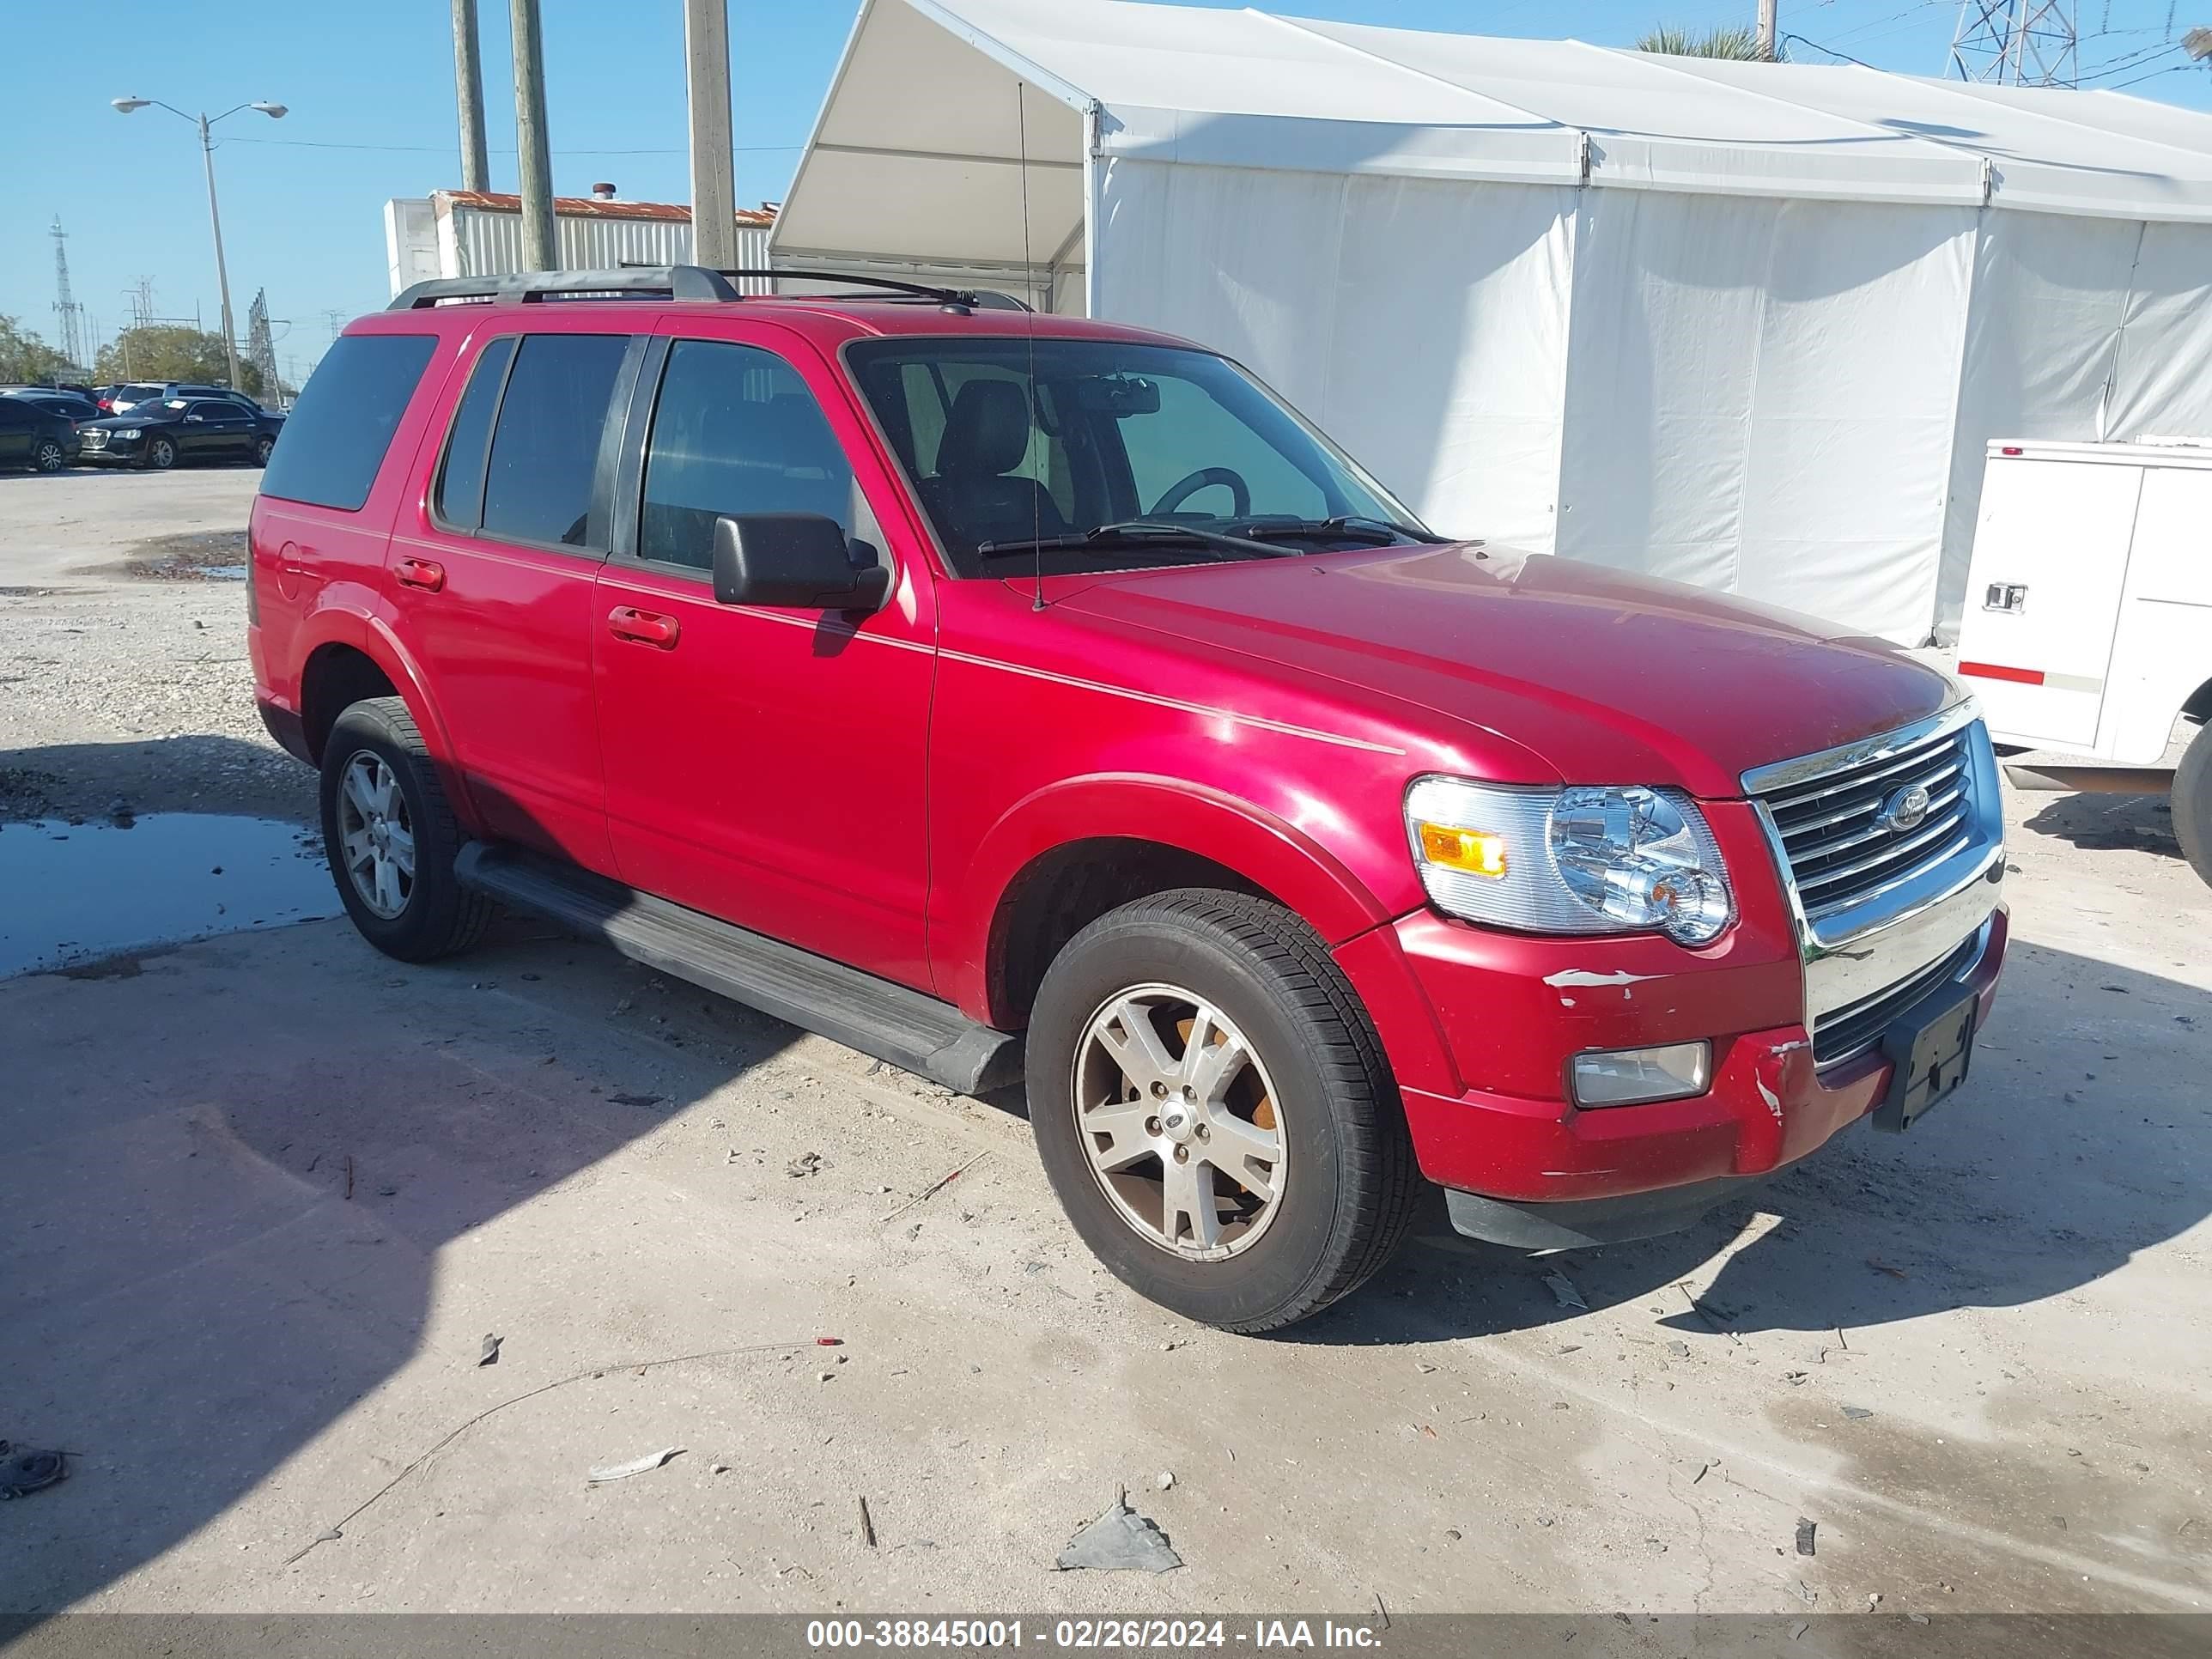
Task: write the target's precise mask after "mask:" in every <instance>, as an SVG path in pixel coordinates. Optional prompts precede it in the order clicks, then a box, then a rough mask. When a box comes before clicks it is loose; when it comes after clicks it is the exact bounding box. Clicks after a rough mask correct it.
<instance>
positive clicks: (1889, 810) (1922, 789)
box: [1875, 783, 1928, 836]
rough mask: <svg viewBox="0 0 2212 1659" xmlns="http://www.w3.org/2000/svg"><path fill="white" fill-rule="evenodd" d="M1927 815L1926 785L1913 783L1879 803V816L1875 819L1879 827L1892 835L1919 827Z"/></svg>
mask: <svg viewBox="0 0 2212 1659" xmlns="http://www.w3.org/2000/svg"><path fill="white" fill-rule="evenodd" d="M1927 816H1928V786H1927V785H1926V784H1924V783H1915V784H1911V785H1908V786H1907V787H1905V788H1903V789H1900V790H1899V791H1898V792H1897V793H1895V794H1893V795H1892V796H1891V797H1890V798H1889V799H1887V800H1886V801H1884V802H1882V804H1881V817H1878V818H1876V819H1875V824H1876V825H1878V826H1879V827H1880V828H1881V829H1887V830H1889V831H1890V832H1891V833H1893V834H1894V835H1899V836H1901V835H1903V834H1904V833H1905V831H1906V830H1908V829H1918V828H1919V827H1920V822H1921V820H1922V819H1923V818H1925V817H1927Z"/></svg>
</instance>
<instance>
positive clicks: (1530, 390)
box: [772, 0, 2212, 642]
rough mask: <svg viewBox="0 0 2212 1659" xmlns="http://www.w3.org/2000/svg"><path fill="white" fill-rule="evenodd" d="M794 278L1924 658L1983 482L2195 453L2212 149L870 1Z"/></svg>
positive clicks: (2030, 116) (1915, 106)
mask: <svg viewBox="0 0 2212 1659" xmlns="http://www.w3.org/2000/svg"><path fill="white" fill-rule="evenodd" d="M772 246H773V249H774V253H775V259H776V262H777V264H779V265H780V266H790V267H793V268H799V267H803V266H805V265H806V264H854V263H855V262H862V263H866V264H869V265H870V266H872V268H878V269H899V270H919V271H924V272H930V273H944V274H955V273H957V274H958V275H960V276H963V277H966V278H969V279H980V280H983V281H994V280H995V281H996V282H997V283H999V284H1000V285H1001V286H1006V287H1015V288H1020V287H1023V286H1026V287H1027V288H1028V289H1030V292H1031V293H1032V294H1033V295H1035V296H1036V298H1037V299H1038V300H1039V301H1041V302H1042V303H1043V304H1045V305H1047V306H1048V307H1051V308H1054V309H1057V310H1063V311H1087V312H1089V313H1091V314H1092V315H1095V316H1099V317H1108V318H1113V319H1117V320H1121V321H1127V322H1134V323H1141V324H1145V325H1150V326H1153V327H1158V328H1164V329H1166V330H1169V331H1173V332H1176V333H1179V334H1183V335H1187V336H1188V337H1192V338H1194V339H1197V340H1200V341H1202V342H1204V343H1207V344H1209V345H1212V346H1216V347H1218V348H1220V349H1223V350H1225V351H1227V352H1229V353H1230V354H1231V355H1232V356H1236V357H1237V358H1238V359H1239V360H1241V361H1243V362H1245V363H1247V364H1248V365H1249V366H1250V367H1251V368H1253V369H1254V370H1255V372H1257V373H1258V374H1261V376H1262V377H1263V378H1264V379H1266V380H1268V381H1269V382H1270V383H1271V384H1273V386H1276V387H1277V388H1278V389H1279V390H1280V391H1281V392H1283V393H1284V394H1285V396H1287V397H1289V398H1291V401H1292V402H1294V403H1296V404H1297V405H1298V406H1299V407H1300V408H1302V409H1303V410H1305V412H1306V413H1307V414H1309V415H1310V416H1312V417H1313V418H1314V419H1316V421H1318V422H1320V423H1321V424H1322V426H1323V427H1325V428H1328V430H1329V431H1330V432H1332V433H1333V434H1334V435H1337V436H1338V437H1339V438H1340V440H1341V441H1343V442H1344V443H1345V445H1346V447H1348V448H1349V449H1351V450H1352V453H1354V454H1356V455H1358V457H1359V458H1360V459H1362V460H1363V461H1364V462H1365V463H1366V464H1367V465H1369V466H1370V468H1372V469H1373V470H1374V471H1376V473H1377V474H1378V475H1379V476H1381V477H1383V479H1384V480H1385V481H1386V482H1387V483H1389V484H1391V485H1392V486H1393V487H1394V488H1395V489H1397V490H1398V491H1399V492H1400V493H1401V495H1404V496H1405V497H1406V498H1407V500H1408V501H1410V502H1412V503H1413V505H1414V506H1415V507H1417V508H1418V509H1419V511H1420V512H1421V513H1423V515H1424V516H1425V518H1427V519H1428V520H1430V521H1431V523H1433V524H1435V525H1436V526H1437V527H1439V528H1440V529H1444V530H1447V531H1450V532H1457V533H1464V534H1470V535H1474V534H1480V535H1487V536H1492V537H1494V538H1500V539H1511V540H1516V541H1518V542H1521V543H1522V544H1531V545H1534V546H1536V547H1539V548H1542V549H1546V550H1552V551H1556V552H1559V553H1561V554H1565V555H1569V556H1574V557H1578V558H1585V559H1592V560H1597V561H1600V562H1605V563H1608V564H1613V565H1618V566H1621V567H1625V568H1632V569H1638V570H1645V571H1650V572H1653V573H1656V574H1661V575H1666V576H1673V577H1677V578H1680V579H1683V580H1690V581H1695V582H1699V583H1703V584H1705V585H1707V586H1716V587H1721V588H1724V589H1729V590H1732V591H1735V592H1742V593H1746V594H1749V595H1752V596H1753V597H1756V598H1760V599H1770V600H1773V601H1775V602H1777V603H1780V604H1784V605H1793V606H1796V607H1797V608H1800V609H1802V610H1807V611H1815V612H1819V613H1821V614H1823V615H1826V616H1828V617H1834V618H1837V619H1839V620H1842V621H1845V622H1848V623H1853V624H1855V625H1857V626H1859V627H1862V628H1864V629H1867V630H1869V632H1873V633H1877V634H1881V635H1887V636H1888V637H1890V638H1892V639H1895V640H1899V641H1905V642H1915V641H1921V640H1924V639H1926V638H1927V637H1929V635H1930V633H1931V632H1940V633H1942V635H1945V636H1947V637H1948V636H1949V635H1951V634H1952V633H1953V632H1954V629H1955V626H1956V622H1957V618H1958V616H1959V612H1960V604H1961V600H1962V599H1963V587H1964V585H1965V580H1966V558H1967V554H1968V551H1969V548H1970V544H1971V539H1972V531H1973V524H1974V516H1975V508H1976V505H1977V498H1978V494H1979V489H1980V483H1981V459H1982V455H1983V453H1984V445H1985V443H1986V441H1988V440H1989V439H1990V438H1992V437H2013V436H2018V437H2023V438H2042V439H2089V438H2099V437H2103V436H2106V435H2110V436H2113V437H2120V436H2126V435H2137V434H2142V433H2145V432H2153V433H2175V432H2185V431H2195V432H2208V431H2212V305H2208V304H2207V303H2206V301H2207V299H2208V298H2212V117H2207V116H2202V115H2197V114H2195V113H2192V112H2187V111H2184V110H2179V109H2174V108H2172V107H2169V106H2163V105H2160V104H2154V103H2151V102H2148V101H2146V100H2141V99H2136V98H2131V97H2128V96H2125V95H2124V94H2114V93H2109V92H2091V93H2070V92H2058V91H2039V90H2025V89H2018V88H1988V87H1980V86H1968V85H1965V84H1961V83H1959V82H1944V81H1936V80H1923V79H1919V78H1916V77H1912V76H1895V75H1885V74H1881V73H1878V72H1875V71H1874V70H1863V69H1857V68H1826V67H1808V66H1800V65H1795V64H1738V63H1718V62H1711V61H1706V60H1703V59H1695V58H1662V57H1654V56H1650V55H1647V54H1644V53H1639V52H1620V51H1613V50H1608V49H1605V48H1600V47H1595V46H1585V45H1583V44H1581V43H1579V42H1575V41H1529V40H1496V39H1487V38H1477V37H1472V36H1466V35H1455V34H1429V33H1413V32H1409V31H1405V30H1396V29H1383V28H1372V27H1359V26H1354V25H1348V24H1341V23H1327V22H1315V21H1304V20H1299V19H1293V18H1286V17H1278V16H1274V15H1269V14H1267V13H1264V12H1259V11H1252V10H1245V11H1221V10H1201V9H1191V8H1185V7H1176V6H1160V5H1140V4H1132V3H1125V0H949V3H947V0H866V3H865V4H864V5H863V7H862V9H861V12H860V18H859V21H858V22H857V23H856V24H855V25H854V32H853V36H852V39H851V40H850V42H849V44H848V46H847V49H846V53H845V57H844V60H843V62H842V64H841V66H840V68H839V70H838V72H837V76H836V81H835V82H833V84H832V85H831V88H830V90H829V97H828V99H827V100H826V101H825V103H824V105H823V110H822V114H821V117H820V119H819V120H818V122H817V125H816V128H815V131H814V134H813V137H812V139H811V143H810V144H809V146H808V149H807V151H806V155H805V159H804V161H802V163H801V165H800V168H799V175H798V178H797V179H796V181H795V182H794V184H793V188H792V191H791V195H790V198H789V200H788V201H787V203H786V204H785V206H784V209H783V211H782V214H781V217H780V218H779V220H778V222H777V224H776V228H775V236H774V239H773V243H772Z"/></svg>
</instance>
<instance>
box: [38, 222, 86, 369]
mask: <svg viewBox="0 0 2212 1659" xmlns="http://www.w3.org/2000/svg"><path fill="white" fill-rule="evenodd" d="M46 234H48V235H50V236H52V238H53V239H54V335H55V341H56V343H57V345H58V347H59V348H60V350H61V354H62V356H63V357H64V358H65V359H66V360H67V361H68V363H69V366H70V371H71V372H72V373H75V372H78V371H81V370H82V369H85V368H88V364H87V363H86V362H85V360H84V307H82V306H81V305H79V304H78V303H77V302H76V297H75V296H74V295H71V294H70V274H69V232H67V231H65V230H64V229H63V228H62V220H61V215H59V214H56V215H55V216H54V228H52V230H51V231H49V232H47V233H46Z"/></svg>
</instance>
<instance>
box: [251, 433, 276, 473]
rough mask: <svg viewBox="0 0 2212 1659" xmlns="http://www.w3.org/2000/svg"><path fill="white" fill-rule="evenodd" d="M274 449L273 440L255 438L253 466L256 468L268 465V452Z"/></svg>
mask: <svg viewBox="0 0 2212 1659" xmlns="http://www.w3.org/2000/svg"><path fill="white" fill-rule="evenodd" d="M275 448H276V440H275V439H274V438H257V439H255V440H254V441H253V464H254V465H256V466H266V465H269V455H270V451H271V450H273V449H275Z"/></svg>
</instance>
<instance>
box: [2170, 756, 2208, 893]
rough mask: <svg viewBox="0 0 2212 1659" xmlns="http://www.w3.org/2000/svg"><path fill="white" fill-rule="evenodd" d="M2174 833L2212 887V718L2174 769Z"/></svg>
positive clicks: (2198, 873) (2190, 860)
mask: <svg viewBox="0 0 2212 1659" xmlns="http://www.w3.org/2000/svg"><path fill="white" fill-rule="evenodd" d="M2172 801H2173V833H2174V836H2175V838H2176V839H2178V840H2179V842H2181V851H2182V854H2183V855H2184V856H2185V857H2186V858H2187V859H2188V860H2189V863H2190V866H2191V868H2192V869H2194V870H2195V871H2196V872H2197V875H2198V876H2199V877H2200V878H2202V879H2203V881H2204V883H2205V884H2207V885H2208V886H2212V720H2208V721H2206V722H2205V723H2204V724H2203V726H2199V727H2198V728H2197V735H2196V737H2195V738H2191V741H2190V744H2189V747H2188V748H2187V749H2186V750H2183V751H2182V756H2181V764H2180V765H2179V766H2177V767H2175V768H2174V769H2173V794H2172Z"/></svg>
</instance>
